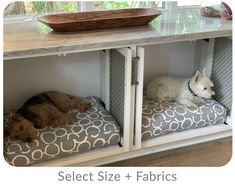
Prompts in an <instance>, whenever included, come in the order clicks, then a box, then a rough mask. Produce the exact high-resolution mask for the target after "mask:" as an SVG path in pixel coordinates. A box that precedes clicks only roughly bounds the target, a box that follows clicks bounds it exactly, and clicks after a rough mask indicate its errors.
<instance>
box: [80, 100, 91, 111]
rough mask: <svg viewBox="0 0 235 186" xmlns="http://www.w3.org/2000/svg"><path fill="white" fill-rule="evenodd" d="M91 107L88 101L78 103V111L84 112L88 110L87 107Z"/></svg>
mask: <svg viewBox="0 0 235 186" xmlns="http://www.w3.org/2000/svg"><path fill="white" fill-rule="evenodd" d="M90 108H91V104H90V103H89V102H85V101H84V102H82V103H81V105H80V108H79V110H80V112H86V111H88V110H89V109H90Z"/></svg>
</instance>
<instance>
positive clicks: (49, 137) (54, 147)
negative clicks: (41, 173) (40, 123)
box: [4, 97, 120, 166]
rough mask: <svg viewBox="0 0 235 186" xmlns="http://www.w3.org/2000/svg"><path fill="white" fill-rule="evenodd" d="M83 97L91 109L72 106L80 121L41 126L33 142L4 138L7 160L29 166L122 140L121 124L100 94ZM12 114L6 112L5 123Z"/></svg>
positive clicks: (12, 163) (17, 164)
mask: <svg viewBox="0 0 235 186" xmlns="http://www.w3.org/2000/svg"><path fill="white" fill-rule="evenodd" d="M83 99H84V100H86V101H88V102H90V103H91V109H90V110H88V111H87V112H83V113H82V112H79V111H78V110H72V111H71V112H76V113H77V121H76V122H75V123H74V124H72V125H66V126H62V127H57V128H52V127H46V128H44V129H40V130H38V134H37V138H36V139H35V140H34V141H33V142H31V143H28V142H23V141H20V140H16V139H12V138H10V137H6V138H4V156H5V159H6V161H7V162H8V163H9V164H11V165H14V166H26V165H30V164H34V163H38V162H44V161H47V160H51V159H56V158H63V157H68V156H73V155H76V154H77V153H81V152H87V151H90V150H92V149H97V148H101V147H106V146H110V145H117V144H118V143H119V142H120V127H119V125H118V123H117V122H116V120H115V119H114V117H113V116H112V115H111V113H110V112H108V111H107V110H106V109H105V108H104V106H103V104H102V101H101V100H100V99H99V98H97V97H86V98H83ZM12 114H13V113H7V114H6V115H5V117H4V118H5V122H4V123H5V124H7V121H8V119H9V118H10V117H11V115H12Z"/></svg>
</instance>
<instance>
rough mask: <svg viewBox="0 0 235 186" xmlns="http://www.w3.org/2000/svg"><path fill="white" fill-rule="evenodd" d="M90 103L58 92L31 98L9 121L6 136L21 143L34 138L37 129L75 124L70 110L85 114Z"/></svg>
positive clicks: (74, 115) (73, 114) (73, 115)
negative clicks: (19, 140)
mask: <svg viewBox="0 0 235 186" xmlns="http://www.w3.org/2000/svg"><path fill="white" fill-rule="evenodd" d="M89 108H90V103H88V102H86V101H82V100H80V99H79V98H78V97H75V96H71V95H67V94H64V93H62V92H58V91H49V92H44V93H41V94H38V95H36V96H33V97H32V98H30V99H29V100H27V101H26V102H25V103H24V105H23V106H22V107H21V108H20V109H19V110H18V111H17V112H16V113H15V115H14V116H12V118H11V119H10V120H9V122H8V124H7V127H6V134H7V135H9V136H11V137H13V138H17V139H21V140H23V141H28V142H30V141H32V140H34V139H35V138H36V135H37V128H44V127H46V126H47V125H49V126H53V127H58V126H62V125H66V124H72V123H74V122H75V118H76V114H75V113H68V111H69V110H70V109H78V110H79V111H80V112H86V111H87V110H88V109H89Z"/></svg>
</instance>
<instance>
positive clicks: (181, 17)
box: [3, 10, 232, 59]
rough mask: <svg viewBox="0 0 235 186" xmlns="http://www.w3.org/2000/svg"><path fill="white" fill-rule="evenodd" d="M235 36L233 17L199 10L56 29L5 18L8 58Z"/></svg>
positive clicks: (6, 55) (32, 21) (5, 49)
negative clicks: (126, 23) (140, 21)
mask: <svg viewBox="0 0 235 186" xmlns="http://www.w3.org/2000/svg"><path fill="white" fill-rule="evenodd" d="M222 36H232V21H229V20H223V19H221V18H208V17H203V16H201V15H200V13H199V10H177V11H175V12H167V11H163V13H162V15H161V16H159V17H158V18H156V19H155V20H154V21H152V22H151V23H150V24H149V25H146V26H139V27H128V28H118V29H107V30H93V31H83V32H70V33H56V32H54V31H53V30H51V29H50V28H49V27H47V26H45V25H44V24H42V23H39V22H37V21H35V20H28V21H22V22H15V23H11V22H9V23H8V22H6V21H5V22H4V39H3V41H4V44H3V47H4V59H16V58H26V57H32V56H44V55H52V54H63V53H74V52H82V51H93V50H100V49H109V48H120V47H126V46H131V45H148V44H158V43H169V42H177V41H187V40H196V39H203V38H213V37H222Z"/></svg>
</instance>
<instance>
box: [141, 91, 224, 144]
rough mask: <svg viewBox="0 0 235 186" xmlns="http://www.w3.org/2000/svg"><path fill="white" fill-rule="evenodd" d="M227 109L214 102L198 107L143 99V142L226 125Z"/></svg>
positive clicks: (210, 101)
mask: <svg viewBox="0 0 235 186" xmlns="http://www.w3.org/2000/svg"><path fill="white" fill-rule="evenodd" d="M226 117H227V109H226V108H225V107H224V106H222V105H221V104H220V103H218V102H217V101H214V100H208V101H207V102H206V103H205V104H203V105H201V106H199V107H197V108H192V107H187V106H185V105H181V104H178V103H176V102H166V103H161V104H158V103H157V102H156V101H154V100H152V99H151V98H148V97H147V96H145V95H144V97H143V113H142V140H147V139H149V138H153V137H157V136H161V135H164V134H168V133H172V132H178V131H183V130H188V129H195V128H200V127H205V126H213V125H217V124H221V123H224V122H225V121H226Z"/></svg>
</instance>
